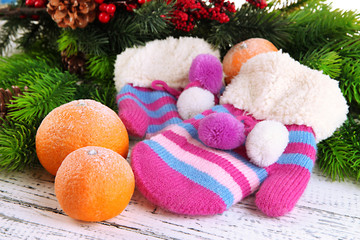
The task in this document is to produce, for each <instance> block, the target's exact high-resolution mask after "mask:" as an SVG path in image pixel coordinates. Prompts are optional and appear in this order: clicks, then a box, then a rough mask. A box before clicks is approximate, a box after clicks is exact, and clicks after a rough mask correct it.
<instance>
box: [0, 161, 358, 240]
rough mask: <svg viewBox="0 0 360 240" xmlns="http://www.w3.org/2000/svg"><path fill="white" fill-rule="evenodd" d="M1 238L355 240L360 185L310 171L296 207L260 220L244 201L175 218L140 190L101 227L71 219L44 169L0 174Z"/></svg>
mask: <svg viewBox="0 0 360 240" xmlns="http://www.w3.org/2000/svg"><path fill="white" fill-rule="evenodd" d="M0 239H46V240H51V239H127V240H132V239H136V240H137V239H181V240H184V239H232V240H233V239H246V240H249V239H276V240H278V239H291V240H295V239H300V240H305V239H325V240H331V239H342V240H345V239H359V240H360V182H355V181H349V180H347V181H345V182H332V181H330V180H329V179H327V178H325V177H324V176H322V175H321V173H320V171H319V170H318V169H317V168H315V169H314V173H313V175H312V178H311V180H310V183H309V186H308V188H307V189H306V191H305V193H304V195H303V196H302V198H301V199H300V201H299V202H298V204H297V206H296V207H295V209H294V210H293V211H292V212H291V213H290V214H288V215H286V216H283V217H280V218H269V217H266V216H265V215H263V214H262V213H261V212H260V211H259V210H258V209H257V208H256V206H255V204H254V196H250V197H248V198H246V199H245V200H244V201H242V202H241V203H239V204H236V205H234V206H233V207H231V208H230V209H229V210H228V211H226V212H225V213H223V214H220V215H215V216H206V217H190V216H180V215H176V214H172V213H169V212H166V211H164V210H162V209H159V208H156V207H155V206H154V205H152V204H151V203H149V202H148V201H147V200H146V199H145V198H144V197H143V196H142V195H141V194H140V193H139V192H138V191H136V190H135V193H134V195H133V197H132V199H131V201H130V204H129V205H128V206H127V208H126V209H125V210H124V211H123V212H122V213H121V214H120V215H118V216H117V217H115V218H112V219H110V220H107V221H104V222H97V223H87V222H81V221H77V220H73V219H71V218H70V217H68V216H67V215H66V214H65V213H64V212H63V211H62V210H61V207H60V205H59V203H58V202H57V199H56V196H55V194H54V177H53V176H52V175H50V174H49V173H47V172H46V171H45V170H44V169H43V168H42V167H40V166H39V167H37V168H32V169H28V170H26V171H23V172H5V171H2V172H1V171H0Z"/></svg>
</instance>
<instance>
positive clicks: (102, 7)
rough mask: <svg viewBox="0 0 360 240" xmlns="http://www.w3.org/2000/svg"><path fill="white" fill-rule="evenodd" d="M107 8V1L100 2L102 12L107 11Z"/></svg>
mask: <svg viewBox="0 0 360 240" xmlns="http://www.w3.org/2000/svg"><path fill="white" fill-rule="evenodd" d="M106 9H107V4H106V3H102V4H100V6H99V10H100V12H106Z"/></svg>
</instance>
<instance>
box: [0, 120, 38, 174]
mask: <svg viewBox="0 0 360 240" xmlns="http://www.w3.org/2000/svg"><path fill="white" fill-rule="evenodd" d="M39 125H40V120H39V119H36V118H33V119H32V120H31V121H30V122H27V123H26V122H21V123H19V122H15V121H5V123H3V125H2V126H1V127H0V169H6V170H11V171H13V170H22V169H24V168H26V167H30V166H33V165H36V164H38V159H37V156H36V149H35V135H36V131H37V128H38V126H39Z"/></svg>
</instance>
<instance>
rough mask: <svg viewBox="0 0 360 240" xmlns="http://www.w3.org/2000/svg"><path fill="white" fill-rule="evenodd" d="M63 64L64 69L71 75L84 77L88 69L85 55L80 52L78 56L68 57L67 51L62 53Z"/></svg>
mask: <svg viewBox="0 0 360 240" xmlns="http://www.w3.org/2000/svg"><path fill="white" fill-rule="evenodd" d="M61 58H62V63H63V66H64V69H65V70H67V71H69V73H72V74H77V75H79V76H81V75H83V74H84V72H85V69H86V58H85V54H84V53H82V52H78V54H77V55H72V56H69V57H68V56H67V55H66V52H65V51H62V52H61Z"/></svg>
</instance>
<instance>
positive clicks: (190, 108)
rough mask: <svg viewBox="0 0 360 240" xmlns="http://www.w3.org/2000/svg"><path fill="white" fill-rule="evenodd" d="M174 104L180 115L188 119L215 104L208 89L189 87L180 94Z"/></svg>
mask: <svg viewBox="0 0 360 240" xmlns="http://www.w3.org/2000/svg"><path fill="white" fill-rule="evenodd" d="M176 105H177V108H178V111H179V114H180V117H182V118H183V119H190V118H192V117H195V116H196V115H197V114H199V113H202V112H203V111H205V110H208V109H210V108H212V107H213V106H215V97H214V95H213V94H212V93H211V92H210V91H208V90H205V89H203V88H199V87H191V88H188V89H186V90H185V91H183V92H182V93H181V94H180V96H179V98H178V101H177V103H176Z"/></svg>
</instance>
